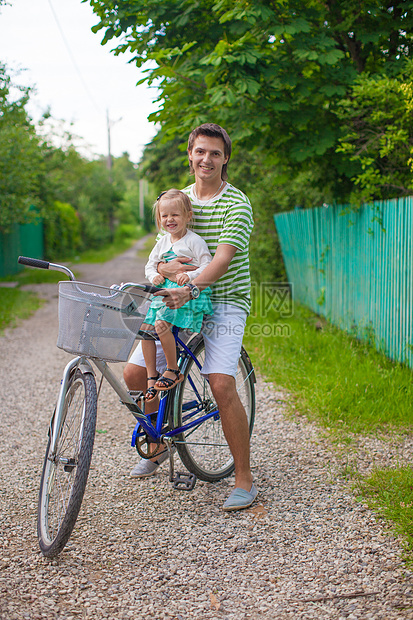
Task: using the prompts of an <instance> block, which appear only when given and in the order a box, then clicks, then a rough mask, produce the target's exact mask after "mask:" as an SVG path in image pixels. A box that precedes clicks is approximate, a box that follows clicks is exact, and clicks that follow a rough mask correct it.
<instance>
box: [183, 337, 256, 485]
mask: <svg viewBox="0 0 413 620" xmlns="http://www.w3.org/2000/svg"><path fill="white" fill-rule="evenodd" d="M194 355H195V357H196V359H197V360H198V362H199V364H200V365H201V367H202V365H203V363H204V359H205V346H204V341H203V340H201V341H200V342H198V344H196V346H195V348H194ZM181 370H182V373H183V375H184V380H183V381H182V383H180V384H179V385H178V386H177V388H176V393H175V399H174V406H173V424H174V427H175V428H179V427H180V426H184V425H188V424H192V423H193V424H194V426H193V427H192V428H189V429H188V430H187V431H185V432H183V433H181V434H180V435H178V436H177V437H176V447H177V449H178V453H179V456H180V458H181V461H182V462H183V464H184V465H185V467H186V468H187V469H188V470H189V471H190V472H191V473H193V474H195V475H196V477H197V478H199V479H200V480H205V481H206V482H216V481H217V480H221V479H222V478H226V477H227V476H229V475H231V473H232V472H233V471H234V459H233V457H232V454H231V452H230V449H229V447H228V444H227V442H226V439H225V436H224V433H223V430H222V426H221V420H220V417H219V412H218V407H217V405H216V403H215V400H214V397H213V394H212V391H211V388H210V386H209V383H208V381H207V380H206V379H205V378H204V377H203V376H202V375H201V372H200V368H199V367H198V365H197V364H196V362H195V361H194V360H193V359H192V358H191V357H188V358H187V359H186V360H185V362H184V364H183V367H182V369H181ZM254 382H255V375H254V370H253V367H252V365H251V361H250V359H249V357H248V354H247V353H246V351H245V349H244V348H242V350H241V355H240V358H239V361H238V368H237V375H236V388H237V392H238V396H239V398H240V400H241V404H242V405H243V407H244V409H245V412H246V414H247V419H248V424H249V430H250V435H251V433H252V429H253V426H254V418H255V390H254ZM212 412H216V413H215V415H214V416H211V417H210V418H209V419H208V420H206V421H202V417H203V416H205V415H206V414H208V413H212ZM197 421H199V423H198V424H197Z"/></svg>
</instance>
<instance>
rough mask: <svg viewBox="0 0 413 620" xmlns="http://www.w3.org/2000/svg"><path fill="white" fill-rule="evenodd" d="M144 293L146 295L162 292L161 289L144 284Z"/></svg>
mask: <svg viewBox="0 0 413 620" xmlns="http://www.w3.org/2000/svg"><path fill="white" fill-rule="evenodd" d="M145 291H146V292H147V293H152V294H153V293H159V291H162V288H159V286H151V285H150V284H145Z"/></svg>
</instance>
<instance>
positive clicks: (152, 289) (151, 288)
mask: <svg viewBox="0 0 413 620" xmlns="http://www.w3.org/2000/svg"><path fill="white" fill-rule="evenodd" d="M110 288H116V285H113V286H111V287H110ZM128 288H139V289H140V290H141V291H145V293H152V294H153V293H159V291H161V290H162V289H161V288H159V287H158V286H152V284H138V283H136V282H126V284H122V286H120V287H119V290H120V291H125V290H126V289H128Z"/></svg>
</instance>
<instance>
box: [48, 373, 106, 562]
mask: <svg viewBox="0 0 413 620" xmlns="http://www.w3.org/2000/svg"><path fill="white" fill-rule="evenodd" d="M96 413H97V393H96V383H95V378H94V376H93V375H92V374H90V373H83V372H82V371H81V370H79V369H77V370H76V371H75V372H74V373H73V376H72V377H71V379H70V381H69V385H68V388H67V391H66V394H65V400H64V406H63V419H62V423H61V426H60V428H59V429H58V431H57V432H58V436H59V438H58V440H57V443H56V452H55V454H51V452H50V445H51V438H50V433H49V443H48V446H47V450H46V456H45V460H44V465H43V472H42V478H41V484H40V492H39V508H38V520H37V533H38V537H39V545H40V549H41V551H42V553H43V555H45V556H46V557H49V558H50V557H54V556H56V555H57V554H58V553H60V552H61V551H62V549H63V547H64V546H65V545H66V543H67V541H68V540H69V537H70V535H71V533H72V530H73V528H74V526H75V523H76V519H77V517H78V514H79V510H80V506H81V504H82V499H83V494H84V492H85V488H86V483H87V478H88V475H89V468H90V462H91V459H92V451H93V443H94V439H95V428H96Z"/></svg>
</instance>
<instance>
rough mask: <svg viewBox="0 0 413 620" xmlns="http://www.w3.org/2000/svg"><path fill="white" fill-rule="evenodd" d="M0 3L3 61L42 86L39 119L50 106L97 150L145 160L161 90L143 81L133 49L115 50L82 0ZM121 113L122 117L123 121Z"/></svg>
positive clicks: (36, 103)
mask: <svg viewBox="0 0 413 620" xmlns="http://www.w3.org/2000/svg"><path fill="white" fill-rule="evenodd" d="M8 2H9V5H6V6H2V7H1V8H0V61H2V62H4V63H6V64H7V66H8V67H9V68H11V69H13V70H16V69H19V68H20V69H25V71H24V72H23V73H22V74H21V75H20V76H18V77H17V78H16V77H15V78H13V79H14V81H17V82H19V83H21V84H24V85H29V86H35V88H36V91H37V92H36V94H35V95H34V97H33V98H32V99H33V101H32V104H31V106H30V108H29V112H30V114H31V115H32V117H33V118H34V119H37V118H40V116H41V114H42V113H43V112H44V111H45V110H46V109H47V108H50V111H51V113H52V116H53V117H54V118H56V119H63V120H65V121H67V122H73V123H74V125H73V128H72V131H74V133H76V134H77V135H79V136H81V137H82V138H83V141H84V143H85V144H87V145H89V146H88V150H87V152H88V153H89V154H90V155H93V154H103V155H106V154H107V152H108V132H107V110H109V118H110V119H111V121H112V122H111V132H110V134H111V152H112V155H114V156H119V155H121V154H122V153H123V152H124V151H127V152H128V153H129V154H130V157H131V159H132V161H138V160H139V159H140V156H141V153H142V148H143V146H144V145H145V144H146V143H147V142H149V141H150V140H151V138H152V137H153V136H154V135H155V133H156V128H155V126H154V125H153V123H149V121H148V120H147V116H148V114H150V113H151V112H153V111H155V109H156V107H155V104H153V103H152V102H153V99H154V98H155V96H156V91H155V90H154V89H149V88H147V87H146V86H144V85H142V86H136V82H137V81H138V80H139V79H140V78H141V74H140V72H139V70H138V69H137V67H136V66H134V65H129V64H128V63H127V60H128V58H130V56H129V57H127V56H126V55H125V54H122V55H121V56H117V57H116V56H115V55H114V54H112V53H111V52H110V50H111V47H112V46H111V45H110V43H109V44H107V45H105V46H102V45H101V44H100V42H101V39H102V37H103V34H102V33H101V32H100V33H98V34H94V33H93V32H92V31H91V28H92V26H94V25H95V24H96V23H97V22H98V18H97V17H96V16H95V15H94V14H93V12H92V8H91V6H90V4H88V3H85V4H82V3H81V0H8ZM119 119H121V120H119Z"/></svg>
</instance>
